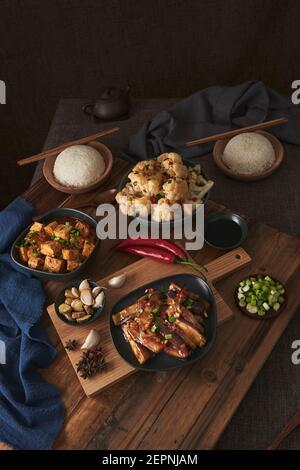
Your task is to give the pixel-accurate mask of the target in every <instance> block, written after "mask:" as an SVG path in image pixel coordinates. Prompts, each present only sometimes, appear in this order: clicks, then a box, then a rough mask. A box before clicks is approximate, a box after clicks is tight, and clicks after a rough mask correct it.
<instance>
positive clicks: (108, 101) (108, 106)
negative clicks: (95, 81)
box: [82, 86, 130, 121]
mask: <svg viewBox="0 0 300 470" xmlns="http://www.w3.org/2000/svg"><path fill="white" fill-rule="evenodd" d="M129 108H130V99H129V87H127V88H126V90H122V89H121V88H117V87H113V86H112V87H107V88H103V90H102V91H101V93H100V97H99V99H98V100H97V101H95V102H94V103H88V104H86V105H85V106H83V108H82V109H83V111H84V112H85V113H86V114H89V115H90V116H94V117H95V118H97V119H101V121H115V120H117V119H125V118H127V117H128V114H129Z"/></svg>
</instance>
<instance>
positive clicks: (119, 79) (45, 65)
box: [0, 0, 300, 201]
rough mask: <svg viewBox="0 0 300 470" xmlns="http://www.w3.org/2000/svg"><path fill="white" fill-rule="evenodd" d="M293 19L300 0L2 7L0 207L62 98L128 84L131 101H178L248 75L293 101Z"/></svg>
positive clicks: (31, 1) (25, 1) (130, 0)
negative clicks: (3, 93) (4, 100)
mask: <svg viewBox="0 0 300 470" xmlns="http://www.w3.org/2000/svg"><path fill="white" fill-rule="evenodd" d="M299 13H300V2H299V0H248V1H246V0H22V1H20V0H0V79H2V80H5V82H6V85H7V104H6V105H1V106H0V139H1V140H0V158H1V172H0V175H1V177H0V188H1V189H0V191H1V193H0V197H1V200H2V201H8V200H9V199H10V198H11V197H12V196H13V195H15V194H17V193H19V192H21V191H22V190H23V189H25V187H26V185H27V184H28V183H29V181H30V176H31V173H32V171H33V168H32V167H28V168H22V169H19V168H17V166H16V165H15V161H16V159H17V157H18V156H27V155H30V154H32V153H35V152H38V151H39V150H40V148H41V146H42V144H43V141H44V139H45V137H46V134H47V129H48V127H49V125H50V122H51V118H52V116H53V113H54V111H55V108H56V105H57V102H58V100H59V99H60V98H61V97H72V96H76V97H79V96H80V97H96V96H97V93H98V91H99V89H100V87H101V86H102V85H103V84H107V83H113V84H124V83H127V82H128V83H130V85H131V87H132V93H133V95H134V96H136V97H183V96H186V95H188V94H190V93H192V92H193V91H196V90H198V89H201V88H203V87H207V86H210V85H214V84H227V85H229V84H236V83H239V82H242V81H245V80H249V79H251V78H255V79H261V80H263V81H264V82H265V83H266V84H267V85H269V86H272V87H274V88H275V89H277V90H278V91H281V92H285V93H289V94H290V85H291V82H292V81H293V80H295V79H297V78H298V79H299V78H300V73H298V72H299V51H300V47H299V46H300V41H299V39H300V28H299V24H298V21H299ZM297 46H298V50H297ZM12 175H13V177H12Z"/></svg>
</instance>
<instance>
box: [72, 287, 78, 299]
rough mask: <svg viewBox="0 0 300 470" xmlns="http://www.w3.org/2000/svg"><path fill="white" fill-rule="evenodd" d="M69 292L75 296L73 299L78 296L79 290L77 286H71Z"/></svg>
mask: <svg viewBox="0 0 300 470" xmlns="http://www.w3.org/2000/svg"><path fill="white" fill-rule="evenodd" d="M71 293H72V295H73V297H75V299H78V298H79V290H78V289H77V287H72V289H71Z"/></svg>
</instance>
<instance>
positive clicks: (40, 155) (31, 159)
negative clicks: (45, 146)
mask: <svg viewBox="0 0 300 470" xmlns="http://www.w3.org/2000/svg"><path fill="white" fill-rule="evenodd" d="M119 130H120V128H119V127H113V128H112V129H105V130H104V131H101V132H98V133H97V134H94V135H89V136H87V137H82V138H81V139H77V140H73V141H71V142H66V143H64V144H62V145H59V146H58V147H55V148H52V149H50V150H47V151H46V152H41V153H38V154H37V155H33V156H32V157H28V158H23V159H22V160H18V162H17V163H18V165H20V166H24V165H28V164H29V163H34V162H38V161H39V160H45V158H48V157H55V155H56V154H57V153H59V152H61V151H62V150H64V149H66V148H67V147H70V146H71V145H82V144H87V143H88V142H91V141H92V140H95V139H99V138H100V137H104V136H105V135H109V134H113V133H114V132H117V131H119Z"/></svg>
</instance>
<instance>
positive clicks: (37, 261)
mask: <svg viewBox="0 0 300 470" xmlns="http://www.w3.org/2000/svg"><path fill="white" fill-rule="evenodd" d="M28 266H29V267H30V268H32V269H43V268H44V260H43V258H38V257H32V258H29V259H28Z"/></svg>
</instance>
